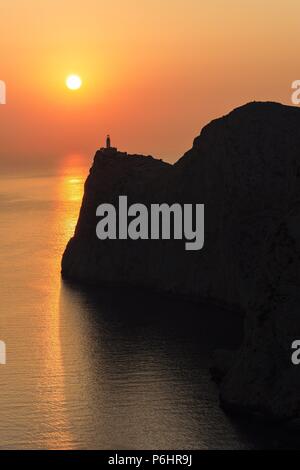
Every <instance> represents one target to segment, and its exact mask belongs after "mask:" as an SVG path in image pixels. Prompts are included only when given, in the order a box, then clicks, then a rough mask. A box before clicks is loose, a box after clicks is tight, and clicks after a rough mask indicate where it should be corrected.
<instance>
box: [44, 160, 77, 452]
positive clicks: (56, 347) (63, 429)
mask: <svg viewBox="0 0 300 470" xmlns="http://www.w3.org/2000/svg"><path fill="white" fill-rule="evenodd" d="M71 163H72V157H71ZM64 164H65V167H64V168H63V173H64V174H63V176H62V177H60V178H59V182H58V185H57V188H56V191H57V194H56V195H55V200H56V201H57V205H58V207H56V209H55V210H54V211H53V212H52V218H51V219H50V220H49V232H50V233H56V237H57V240H56V251H55V255H56V256H54V257H53V258H52V257H50V258H49V262H48V264H45V266H44V268H45V270H46V272H45V275H47V276H48V278H49V282H50V286H49V285H48V286H47V290H46V292H45V294H46V295H45V300H44V301H45V305H44V307H43V308H44V309H45V311H46V312H47V313H48V314H47V315H45V318H44V328H43V333H44V334H43V335H41V337H40V340H41V348H42V349H43V354H42V357H43V359H44V364H43V368H44V374H43V375H42V376H41V380H42V381H41V383H40V387H41V390H42V391H43V393H42V394H41V397H40V398H41V400H40V401H39V406H40V407H41V410H40V412H41V414H42V415H43V416H47V419H48V422H49V423H53V430H55V431H52V432H51V433H47V434H45V442H43V447H45V448H48V449H55V448H61V447H63V448H73V447H74V437H73V436H72V432H71V429H72V426H71V425H70V423H69V422H68V413H67V407H66V396H65V395H66V391H65V376H66V374H65V370H64V362H63V357H62V350H61V349H62V335H61V328H62V324H61V318H60V306H59V303H60V289H61V280H60V276H59V275H58V273H59V271H60V262H61V255H62V253H63V250H64V247H65V246H66V243H67V242H68V240H69V239H70V238H71V236H72V235H73V233H74V230H75V226H76V222H77V217H78V210H79V206H80V203H81V200H82V195H83V184H84V178H85V173H84V171H85V169H84V168H80V167H77V168H73V166H71V165H70V159H66V160H65V161H64ZM66 203H67V204H66ZM68 203H72V204H68ZM62 204H63V205H66V206H67V210H66V211H63V210H62V207H61V205H62ZM40 287H41V288H42V289H43V288H44V286H43V285H41V286H40ZM70 346H71V347H72V346H73V345H72V343H70ZM73 347H75V348H76V344H74V346H73ZM74 357H76V354H74ZM49 404H51V406H49Z"/></svg>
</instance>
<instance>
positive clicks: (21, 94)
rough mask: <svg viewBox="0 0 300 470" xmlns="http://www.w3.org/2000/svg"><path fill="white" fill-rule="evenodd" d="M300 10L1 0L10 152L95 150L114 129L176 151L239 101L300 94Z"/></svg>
mask: <svg viewBox="0 0 300 470" xmlns="http://www.w3.org/2000/svg"><path fill="white" fill-rule="evenodd" d="M299 18H300V2H299V0H284V1H282V0H276V1H274V0H264V1H262V0H209V1H208V0H205V1H204V0H203V1H202V0H109V1H107V0H105V1H102V0H63V1H62V0H43V1H41V0H1V6H0V79H1V80H4V81H5V82H6V85H7V105H5V106H0V158H1V160H2V162H6V161H10V162H12V164H15V162H16V161H19V162H23V163H24V162H28V164H29V163H30V162H31V161H33V160H40V161H41V162H43V163H47V162H50V161H51V160H55V161H56V160H57V159H59V158H61V157H62V156H64V155H66V154H77V153H78V154H85V155H87V156H89V157H90V156H92V155H93V153H94V151H95V149H96V148H97V147H99V146H100V145H102V144H104V138H105V135H106V133H107V132H110V134H111V136H112V143H113V144H115V145H117V146H118V147H119V148H121V149H122V150H127V151H128V152H141V153H144V154H152V155H154V156H157V157H161V158H165V159H166V160H169V161H174V160H176V159H177V158H178V157H179V156H181V155H182V153H183V152H184V151H186V150H187V149H188V148H190V147H191V145H192V141H193V138H194V137H195V136H196V135H198V134H199V131H200V129H201V127H202V126H203V125H204V124H206V123H207V122H208V121H210V120H211V119H212V118H215V117H218V116H220V115H223V114H225V113H227V112H228V111H230V110H231V109H232V108H234V107H236V106H239V105H241V104H243V103H245V102H248V101H252V100H276V101H281V102H284V103H287V104H291V101H290V96H291V83H292V81H294V80H296V79H299V78H300V76H299V74H300V72H299V66H298V64H299V59H298V51H297V45H298V43H299ZM70 73H77V74H79V75H80V76H81V77H82V80H83V87H82V89H81V90H80V91H77V92H71V91H69V90H67V89H66V87H65V83H64V82H65V78H66V76H67V75H69V74H70Z"/></svg>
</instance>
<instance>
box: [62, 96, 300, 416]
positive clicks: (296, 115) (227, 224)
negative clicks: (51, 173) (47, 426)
mask: <svg viewBox="0 0 300 470" xmlns="http://www.w3.org/2000/svg"><path fill="white" fill-rule="evenodd" d="M299 148H300V109H298V108H294V107H288V106H283V105H280V104H276V103H250V104H248V105H245V106H243V107H241V108H238V109H236V110H234V111H232V112H231V113H230V114H228V115H227V116H225V117H222V118H220V119H217V120H215V121H213V122H211V123H210V124H208V125H207V126H206V127H205V128H204V129H203V130H202V132H201V134H200V135H199V136H198V137H197V138H196V139H195V140H194V143H193V147H192V148H191V150H189V151H188V152H187V153H186V154H185V155H184V156H183V157H182V158H181V159H180V160H179V161H178V162H177V163H176V164H175V165H167V164H165V163H163V162H161V161H158V160H155V159H153V158H151V157H142V156H132V155H127V154H120V153H119V152H114V151H113V152H111V153H110V154H109V155H108V154H107V153H106V152H105V151H104V152H103V151H102V152H101V151H99V152H97V153H96V156H95V159H94V164H93V167H92V169H91V171H90V175H89V177H88V179H87V181H86V184H85V194H84V198H83V202H82V207H81V212H80V217H79V220H78V224H77V227H76V231H75V234H74V237H73V238H72V239H71V240H70V242H69V243H68V245H67V248H66V251H65V253H64V256H63V260H62V274H63V276H64V277H65V278H68V279H72V280H76V281H80V282H89V283H96V284H97V283H102V282H118V283H129V284H131V285H143V286H146V287H151V288H154V289H159V290H162V291H168V292H175V293H177V294H184V295H192V296H196V297H200V298H202V299H207V300H210V301H214V302H219V303H222V305H227V306H235V307H238V308H239V309H241V310H243V311H244V312H245V313H246V320H245V341H244V345H243V347H242V350H241V351H239V354H237V355H236V358H234V357H233V358H232V361H231V363H230V364H228V365H227V368H226V370H222V371H221V372H222V379H223V380H222V384H221V401H222V403H223V404H224V405H225V406H227V408H230V409H236V410H239V411H247V412H251V413H262V414H264V415H267V416H269V417H272V418H275V419H279V420H291V419H293V420H294V419H296V418H298V415H300V401H299V400H298V398H297V386H298V382H299V378H298V377H299V376H300V369H299V372H298V368H297V367H296V366H293V365H292V364H291V360H290V357H291V350H290V346H291V342H292V340H294V339H297V337H298V338H300V328H299V327H300V325H298V324H299V320H298V318H299V314H298V308H299V307H298V305H299V302H298V296H299V293H298V292H299V281H300V277H299V274H300V264H299V254H300V246H299V235H300V210H299V207H300V205H299V203H300V184H299V183H300V151H299ZM119 195H127V196H128V199H129V203H130V204H131V203H133V202H141V203H144V204H146V205H149V204H151V203H154V202H160V203H162V202H168V203H171V202H180V203H204V204H205V245H204V248H203V249H202V250H201V251H197V252H188V251H185V250H184V249H183V242H181V241H178V240H176V241H159V240H153V241H151V240H149V241H148V240H137V241H132V240H106V241H104V242H103V241H102V242H100V241H99V240H98V239H97V237H96V232H95V227H96V223H97V220H96V207H97V206H98V205H99V204H100V203H102V202H112V203H113V204H117V198H118V196H119ZM216 327H217V326H216ZM299 367H300V366H299Z"/></svg>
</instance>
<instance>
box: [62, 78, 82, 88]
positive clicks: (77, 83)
mask: <svg viewBox="0 0 300 470" xmlns="http://www.w3.org/2000/svg"><path fill="white" fill-rule="evenodd" d="M66 85H67V87H68V88H69V90H79V88H81V85H82V80H81V78H80V77H79V75H69V76H68V77H67V78H66Z"/></svg>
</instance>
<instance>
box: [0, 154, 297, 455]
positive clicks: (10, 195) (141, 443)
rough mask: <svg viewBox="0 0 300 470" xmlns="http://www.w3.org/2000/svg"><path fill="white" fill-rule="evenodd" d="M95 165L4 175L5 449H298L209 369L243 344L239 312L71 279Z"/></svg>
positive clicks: (0, 421) (1, 437)
mask: <svg viewBox="0 0 300 470" xmlns="http://www.w3.org/2000/svg"><path fill="white" fill-rule="evenodd" d="M77 163H78V162H77ZM90 164H91V162H90V161H85V162H84V164H82V165H78V164H72V159H71V160H69V162H67V164H66V165H65V166H63V167H62V168H59V169H57V171H53V169H51V171H49V172H47V171H46V170H45V168H44V167H43V170H42V171H40V172H39V171H35V172H34V173H33V174H28V173H26V174H25V173H24V174H23V173H20V174H9V173H6V174H2V176H1V177H0V299H1V301H0V340H1V341H4V342H5V345H6V364H1V365H0V448H1V449H105V450H123V449H132V450H140V449H157V450H160V449H171V450H177V449H259V448H286V447H289V446H291V442H292V440H291V438H292V437H293V436H292V437H291V435H290V434H286V433H285V432H283V431H282V430H280V429H277V428H275V427H274V426H271V425H266V424H261V423H257V422H255V421H254V422H251V421H249V420H248V419H241V418H238V417H234V416H230V415H228V414H226V413H225V412H224V411H223V410H222V409H221V407H220V406H219V393H218V387H217V385H216V384H215V383H214V382H213V381H212V380H211V374H210V370H209V369H210V366H211V361H212V356H213V352H214V351H215V350H216V349H222V348H225V349H235V348H238V346H239V344H240V342H241V340H242V336H243V320H242V318H241V316H240V315H239V314H237V313H234V312H230V311H228V310H223V309H220V308H217V307H215V306H207V305H202V304H196V303H193V302H191V301H187V300H183V299H175V298H171V297H165V296H161V295H158V294H154V293H151V292H141V291H139V290H136V289H128V288H126V289H125V288H120V287H114V286H110V287H98V288H88V287H84V286H78V285H77V286H75V285H70V284H68V283H66V282H64V281H63V280H62V279H61V274H60V263H61V257H62V254H63V251H64V248H65V246H66V243H67V242H68V240H69V239H70V237H71V236H72V235H73V233H74V228H75V225H76V221H77V218H78V213H79V209H80V205H81V200H82V195H83V187H84V181H85V179H86V177H87V174H88V170H89V165H90Z"/></svg>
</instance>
